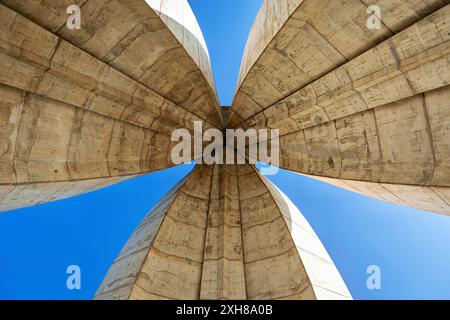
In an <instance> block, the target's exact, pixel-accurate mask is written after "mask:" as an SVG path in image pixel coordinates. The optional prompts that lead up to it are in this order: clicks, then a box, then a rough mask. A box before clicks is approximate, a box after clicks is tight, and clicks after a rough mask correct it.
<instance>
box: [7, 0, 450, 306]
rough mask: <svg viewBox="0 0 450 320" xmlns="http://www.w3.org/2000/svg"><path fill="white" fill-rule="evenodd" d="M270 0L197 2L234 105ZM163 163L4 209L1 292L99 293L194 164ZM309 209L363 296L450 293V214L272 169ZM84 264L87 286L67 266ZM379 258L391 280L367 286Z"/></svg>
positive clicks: (26, 295) (227, 99) (36, 295)
mask: <svg viewBox="0 0 450 320" xmlns="http://www.w3.org/2000/svg"><path fill="white" fill-rule="evenodd" d="M261 2H262V0H245V1H242V0H240V1H238V0H211V1H207V0H192V1H190V3H191V6H192V7H193V10H194V12H195V13H196V15H197V18H198V20H199V23H200V25H201V27H202V30H203V33H204V36H205V39H206V42H207V44H208V47H209V51H210V56H211V60H212V65H213V71H214V74H215V78H216V85H217V87H218V91H219V97H220V100H221V102H222V104H223V105H229V104H231V100H232V96H233V92H234V89H235V84H236V81H237V75H238V72H239V66H240V62H241V58H242V53H243V50H244V46H245V42H246V39H247V36H248V32H249V29H250V27H251V25H252V23H253V20H254V18H255V16H256V13H257V11H258V9H259V7H260V5H261ZM191 169H192V166H191V165H185V166H181V167H177V168H172V169H169V170H165V171H163V172H157V173H153V174H150V175H148V176H145V177H141V178H137V179H134V180H131V181H127V182H124V183H122V184H119V185H116V186H112V187H110V188H107V189H104V190H101V191H97V192H94V193H90V194H86V195H83V196H79V197H76V198H73V199H69V200H64V201H59V202H55V203H50V204H46V205H42V206H38V207H33V208H27V209H22V210H17V211H12V212H6V213H0V299H90V298H92V296H93V294H94V292H95V290H96V288H97V287H98V285H99V284H100V282H101V280H102V278H103V276H104V275H105V273H106V272H107V270H108V268H109V266H110V265H111V263H112V261H113V260H114V258H115V256H116V255H117V254H118V252H119V251H120V249H121V247H122V246H123V245H124V244H125V242H126V240H127V238H128V237H129V235H130V234H131V233H132V232H133V230H134V229H135V228H136V226H137V225H138V224H139V222H140V220H141V219H142V218H143V217H144V215H145V214H146V213H147V212H148V211H149V210H150V209H151V208H152V207H153V206H154V205H155V204H156V203H157V202H158V200H159V199H160V198H161V197H162V196H163V195H164V194H165V193H166V192H167V191H168V190H169V189H170V188H171V187H173V186H174V185H175V184H176V183H177V182H178V181H180V180H181V179H182V178H183V177H184V176H185V175H186V174H187V173H188V172H189V171H190V170H191ZM269 178H270V180H272V181H273V182H274V183H276V184H277V186H278V187H279V188H280V189H281V190H283V191H284V192H285V193H286V194H287V195H288V196H289V197H290V198H291V199H292V200H293V202H294V203H295V204H296V205H297V206H298V207H299V208H300V210H301V211H302V212H303V214H304V215H305V216H306V218H307V219H308V221H309V222H310V223H311V225H312V227H313V228H314V230H315V231H316V233H317V234H318V235H319V236H320V238H321V239H322V241H323V243H324V245H325V247H326V248H327V250H328V251H329V253H330V255H331V257H332V258H333V259H334V261H335V263H336V265H337V267H338V269H339V271H340V272H341V274H342V276H343V278H344V280H345V282H346V283H347V285H348V287H349V289H350V291H351V293H352V295H353V297H354V298H355V299H420V298H423V299H433V298H434V299H450V274H449V272H448V270H450V245H449V244H450V218H449V217H445V216H440V215H436V214H431V213H427V212H421V211H417V210H413V209H408V208H404V207H401V206H397V205H393V204H388V203H383V202H379V201H376V200H373V199H369V198H366V197H363V196H360V195H357V194H352V193H350V192H348V191H345V190H340V189H338V188H335V187H333V186H329V185H326V184H323V183H320V182H317V181H314V180H311V179H309V178H306V177H303V176H300V175H297V174H295V173H290V172H286V171H280V173H279V174H278V175H276V176H272V177H269ZM72 264H75V265H79V266H80V267H81V272H82V274H81V276H82V278H81V279H82V282H81V285H82V287H81V290H73V291H70V290H68V289H67V288H66V279H67V277H68V275H67V274H66V268H67V266H69V265H72ZM369 265H378V266H380V268H381V271H382V278H381V280H382V282H381V284H382V289H381V290H374V291H371V290H369V289H367V286H366V280H367V277H368V275H367V274H366V269H367V267H368V266H369Z"/></svg>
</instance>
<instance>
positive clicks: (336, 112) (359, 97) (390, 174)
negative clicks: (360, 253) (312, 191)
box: [229, 0, 450, 214]
mask: <svg viewBox="0 0 450 320" xmlns="http://www.w3.org/2000/svg"><path fill="white" fill-rule="evenodd" d="M447 3H448V1H442V0H436V1H426V2H424V1H419V0H417V1H402V0H398V1H396V0H395V1H394V0H389V1H388V0H386V1H371V2H370V3H369V2H368V1H359V0H351V1H342V0H331V1H322V2H317V1H312V0H304V1H272V0H267V1H265V3H264V6H263V9H262V10H261V12H260V13H259V16H258V18H257V20H256V22H255V24H254V26H253V29H252V31H251V34H250V37H249V40H248V43H247V48H246V52H245V55H244V60H243V63H242V67H241V73H240V77H239V86H238V89H237V91H236V95H235V99H234V103H233V107H232V110H233V112H232V114H231V117H230V121H229V122H230V124H231V126H237V127H242V128H246V129H247V128H266V127H268V128H274V129H279V130H280V134H281V141H280V148H281V167H282V168H284V169H288V170H291V171H296V172H299V173H302V174H307V175H312V176H316V177H320V178H321V179H322V180H327V181H329V182H331V181H333V180H330V179H339V181H335V182H334V184H338V185H341V184H345V185H346V186H347V185H348V184H351V185H354V186H357V187H356V190H358V192H360V193H363V194H366V195H369V196H375V197H376V198H378V199H382V200H388V201H391V200H392V199H394V202H398V203H402V204H404V205H408V206H410V207H414V208H419V209H425V210H429V211H433V212H437V213H443V214H450V202H449V201H448V200H449V199H448V193H449V192H450V189H449V187H450V174H449V173H450V161H449V159H450V148H449V141H450V114H449V112H448V110H449V107H450V106H449V101H450V100H449V98H450V33H449V29H450V28H449V26H450V5H448V4H447ZM369 5H379V6H380V8H381V21H382V28H381V29H380V30H369V29H368V28H367V27H366V20H367V18H368V16H369V15H368V14H367V7H368V6H369ZM347 188H348V187H347ZM374 189H382V190H384V191H383V192H374V191H373V190H374ZM385 189H387V190H385ZM386 193H387V194H388V195H387V196H386V195H384V194H386ZM419 195H420V196H419Z"/></svg>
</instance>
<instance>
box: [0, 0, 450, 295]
mask: <svg viewBox="0 0 450 320" xmlns="http://www.w3.org/2000/svg"><path fill="white" fill-rule="evenodd" d="M449 3H450V0H427V1H422V0H408V1H404V0H374V1H370V2H369V1H366V0H345V1H344V0H329V1H316V0H266V1H265V2H264V5H263V7H262V9H261V11H260V13H259V15H258V18H257V19H256V21H255V24H254V26H253V28H252V31H251V34H250V37H249V40H248V43H247V47H246V51H245V54H244V58H243V63H242V67H241V73H240V75H239V81H238V87H237V90H236V95H235V99H234V103H233V106H232V109H229V110H226V111H223V110H221V109H220V107H219V104H218V100H217V97H216V90H215V86H214V81H213V76H212V72H211V67H210V62H209V56H208V51H207V48H206V44H205V41H204V39H203V36H202V34H201V31H200V28H199V26H198V23H197V21H196V19H195V16H194V14H193V13H192V10H191V9H190V7H189V4H188V2H187V1H186V0H147V1H143V0H60V1H36V0H20V1H18V0H0V18H1V19H0V66H1V67H2V72H1V73H0V138H1V139H0V211H3V210H11V209H15V208H20V207H26V206H31V205H37V204H41V203H45V202H48V201H53V200H57V199H62V198H67V197H71V196H74V195H77V194H80V193H83V192H88V191H91V190H96V189H99V188H102V187H105V186H107V185H111V184H114V183H117V182H120V181H123V180H125V179H129V178H132V177H135V176H138V175H142V174H146V173H149V172H152V171H155V170H161V169H165V168H168V167H170V166H172V165H173V163H172V161H171V159H170V153H171V150H172V147H173V146H174V143H173V142H171V141H170V135H171V134H172V132H173V130H174V129H178V128H187V129H188V130H190V131H191V132H192V131H193V123H194V121H202V122H203V129H204V130H207V129H209V128H218V129H223V128H229V127H241V128H273V129H279V130H280V133H281V141H280V149H281V155H280V159H281V167H282V168H285V169H288V170H292V171H295V172H299V173H301V174H306V175H309V176H312V177H313V178H316V179H320V180H322V181H325V182H328V183H332V184H334V185H337V186H339V187H342V188H346V189H349V190H351V191H354V192H359V193H362V194H365V195H368V196H372V197H375V198H378V199H381V200H385V201H391V202H395V203H399V204H403V205H408V206H411V207H414V208H420V209H424V210H429V211H433V212H438V213H444V214H450V144H449V141H450V138H449V137H450V106H449V103H450V102H449V101H450V33H449V30H450V28H449V26H450V5H449ZM73 4H77V5H79V6H80V7H81V10H82V28H81V30H68V29H67V28H66V27H65V23H66V19H67V13H66V9H67V7H68V6H69V5H73ZM369 5H379V6H380V7H381V10H382V17H381V20H382V27H381V29H380V30H369V29H368V28H367V27H366V20H367V18H368V14H367V8H368V6H369ZM96 298H97V299H347V298H351V297H350V294H349V292H348V290H347V288H346V286H345V284H344V282H343V281H342V279H341V277H340V275H339V273H338V272H337V270H336V267H335V266H334V264H333V262H332V260H331V258H330V257H329V255H328V254H327V252H326V250H325V249H324V248H323V246H322V244H321V243H320V240H319V239H318V238H317V236H316V235H315V233H314V231H313V230H312V229H311V227H310V226H309V224H308V223H307V221H306V220H305V219H304V218H303V217H302V215H301V214H300V212H299V211H298V209H296V208H295V206H294V205H293V204H292V203H291V202H290V201H289V199H287V198H286V197H285V196H284V195H283V194H282V193H281V192H280V191H279V190H278V189H277V188H276V187H275V186H273V185H272V184H271V183H270V182H269V181H268V180H267V179H265V178H264V177H262V176H261V175H260V174H259V173H258V172H257V171H256V169H255V168H253V167H251V166H248V165H239V166H235V165H228V166H225V165H215V166H199V167H197V168H196V169H195V170H194V172H193V173H192V174H191V175H190V176H189V177H188V178H187V179H186V180H185V181H183V182H182V183H181V184H180V185H179V186H178V187H176V188H175V189H174V190H173V191H172V192H171V193H170V194H169V195H168V196H167V197H166V198H165V199H164V200H163V201H162V202H161V203H160V204H159V205H158V206H157V207H156V208H155V209H154V210H153V211H152V212H151V213H150V214H149V215H148V216H147V217H146V218H145V219H144V221H143V222H142V224H141V225H140V226H139V228H138V229H137V230H136V232H135V233H134V234H133V236H132V237H131V238H130V240H129V241H128V243H127V245H126V246H125V247H124V248H123V250H122V251H121V253H120V254H119V256H118V257H117V259H116V260H115V262H114V264H113V266H112V267H111V269H110V271H109V272H108V274H107V276H106V278H105V279H104V281H103V283H102V285H101V287H100V288H99V290H98V292H97V295H96Z"/></svg>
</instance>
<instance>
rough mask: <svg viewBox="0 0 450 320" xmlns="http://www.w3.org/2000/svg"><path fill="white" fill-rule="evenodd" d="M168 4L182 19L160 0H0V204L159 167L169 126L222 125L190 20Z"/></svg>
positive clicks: (11, 205) (164, 161)
mask: <svg viewBox="0 0 450 320" xmlns="http://www.w3.org/2000/svg"><path fill="white" fill-rule="evenodd" d="M170 3H171V4H172V5H173V4H175V3H178V4H179V5H181V8H182V10H181V12H182V13H184V14H183V15H182V17H184V18H183V20H182V21H178V22H176V21H175V20H173V19H172V18H169V17H170V16H171V15H172V14H173V12H174V11H177V10H179V9H180V8H179V7H167V3H166V1H163V2H161V8H160V10H161V11H154V10H153V9H152V8H151V7H150V6H149V5H148V4H147V3H145V2H144V1H102V0H90V1H85V0H79V1H76V2H73V1H66V0H64V1H50V2H39V1H33V0H23V1H8V0H5V1H0V16H1V21H2V28H1V30H0V65H1V67H2V73H1V74H0V105H1V107H2V109H1V110H0V115H1V116H0V124H1V127H0V136H1V137H2V139H1V141H0V153H1V155H0V210H1V211H5V210H11V209H15V208H20V207H26V206H30V205H35V204H41V203H45V202H48V201H53V200H58V199H63V198H67V197H71V196H74V195H77V194H80V193H84V192H88V191H91V190H93V189H95V188H97V187H100V186H106V185H109V184H113V183H116V182H119V181H122V180H124V179H128V178H130V177H134V176H136V175H140V174H145V173H148V172H152V171H155V170H161V169H165V168H167V167H170V166H172V165H173V164H172V162H171V160H170V150H171V146H172V145H173V144H172V142H171V141H170V135H171V134H172V132H173V130H174V129H178V128H187V129H188V130H191V131H192V130H193V126H194V121H201V120H203V122H204V128H205V130H206V129H208V128H212V127H222V120H221V118H220V114H219V107H218V102H217V99H216V95H215V89H214V86H213V82H212V75H211V70H210V65H209V58H208V54H207V50H206V49H204V40H203V37H202V35H201V32H200V29H199V27H198V24H197V22H196V20H195V17H194V16H193V13H192V11H191V10H190V7H189V5H188V4H187V2H186V1H179V2H173V1H171V2H170ZM72 4H77V5H79V6H80V7H81V21H82V28H81V30H69V29H67V28H66V27H65V23H66V19H67V17H68V15H67V12H66V10H67V7H68V6H69V5H72ZM156 12H158V14H160V15H161V17H160V16H159V15H158V14H157V13H156ZM162 15H164V16H162ZM179 22H181V23H179ZM166 23H167V25H166ZM183 23H185V24H183ZM168 25H170V26H171V28H175V27H177V26H178V28H181V30H182V31H183V32H182V38H181V39H180V40H178V39H177V38H176V37H175V35H174V34H173V33H172V32H174V33H175V31H171V30H170V28H169V26H168ZM185 25H186V27H185ZM191 31H192V32H193V33H191ZM193 48H194V49H193ZM194 53H195V54H194ZM191 55H192V56H191ZM210 83H211V84H210Z"/></svg>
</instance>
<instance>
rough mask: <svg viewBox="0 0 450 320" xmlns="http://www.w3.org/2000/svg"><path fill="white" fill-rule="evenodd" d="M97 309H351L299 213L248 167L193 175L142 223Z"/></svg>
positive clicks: (202, 169) (341, 285)
mask: <svg viewBox="0 0 450 320" xmlns="http://www.w3.org/2000/svg"><path fill="white" fill-rule="evenodd" d="M96 299H132V300H134V299H138V300H139V299H208V300H216V299H224V300H229V299H258V300H261V299H351V295H350V293H349V292H348V290H347V287H346V285H345V283H344V282H343V281H342V278H341V277H340V275H339V272H338V271H337V269H336V267H335V265H334V264H333V262H332V260H331V259H330V257H329V255H328V253H327V252H326V250H325V249H324V247H323V245H322V243H321V242H320V240H319V239H318V238H317V236H316V234H315V233H314V231H313V230H312V228H311V227H310V226H309V224H308V222H307V221H306V220H305V219H304V217H303V216H302V215H301V213H300V212H299V211H298V209H297V208H296V207H295V206H294V205H293V204H292V202H290V201H289V200H288V199H287V198H286V196H284V195H283V194H282V193H281V192H280V191H279V190H278V189H277V188H276V187H274V186H273V185H272V184H271V183H270V182H269V181H268V180H267V179H266V178H264V177H262V176H261V175H260V174H259V173H258V172H257V170H256V169H255V168H254V167H251V166H249V165H239V166H234V165H215V166H213V167H212V166H200V167H197V168H196V169H195V170H194V171H193V173H192V174H191V175H190V176H189V177H187V179H186V180H185V181H183V182H182V183H181V184H180V185H179V186H178V187H176V188H175V189H174V190H173V191H172V192H171V193H170V194H169V195H168V196H167V197H166V198H165V199H163V200H162V201H161V203H160V204H159V205H157V206H156V208H155V209H154V210H152V212H150V213H149V214H148V216H147V217H145V218H144V220H143V222H142V223H141V225H140V226H139V227H138V229H137V230H136V231H135V233H134V234H133V235H132V236H131V238H130V240H129V241H128V243H127V244H126V245H125V247H124V249H123V250H122V251H121V253H120V254H119V256H118V257H117V259H116V260H115V262H114V263H113V265H112V267H111V269H110V270H109V272H108V274H107V275H106V277H105V279H104V281H103V283H102V284H101V286H100V288H99V289H98V291H97V294H96Z"/></svg>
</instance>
